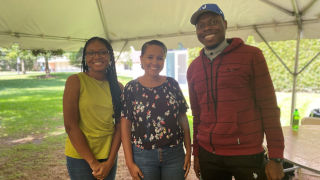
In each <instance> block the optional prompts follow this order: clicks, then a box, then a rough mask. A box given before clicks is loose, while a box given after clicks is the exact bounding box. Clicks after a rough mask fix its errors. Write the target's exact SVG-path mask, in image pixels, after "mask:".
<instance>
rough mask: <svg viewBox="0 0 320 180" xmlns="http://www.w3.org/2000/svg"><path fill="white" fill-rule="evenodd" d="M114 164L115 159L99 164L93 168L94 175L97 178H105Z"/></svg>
mask: <svg viewBox="0 0 320 180" xmlns="http://www.w3.org/2000/svg"><path fill="white" fill-rule="evenodd" d="M113 165H114V161H111V160H107V161H105V162H102V163H99V166H97V168H96V169H95V170H93V169H92V175H93V176H94V177H95V178H97V179H104V178H105V177H107V176H108V175H109V173H110V170H111V168H112V167H113Z"/></svg>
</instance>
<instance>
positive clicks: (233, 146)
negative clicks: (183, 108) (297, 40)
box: [187, 38, 284, 158]
mask: <svg viewBox="0 0 320 180" xmlns="http://www.w3.org/2000/svg"><path fill="white" fill-rule="evenodd" d="M227 42H228V43H229V46H228V47H226V48H225V49H224V50H223V52H222V53H220V54H219V55H218V56H217V57H216V58H215V59H214V60H213V61H212V62H211V61H210V60H209V59H208V58H207V56H206V55H205V54H204V52H203V51H204V50H203V49H202V50H201V51H200V55H199V56H198V57H197V58H196V59H195V60H194V61H193V62H192V63H191V64H190V66H189V68H188V71H187V79H188V85H189V97H190V104H191V110H192V115H193V133H194V136H193V154H194V155H195V156H198V150H199V145H200V146H201V147H202V148H204V149H205V150H207V151H209V152H213V153H215V154H217V155H225V156H233V155H252V154H258V153H261V152H263V146H262V144H263V139H264V134H266V140H267V147H268V151H269V157H270V158H283V150H284V138H283V133H282V128H281V124H280V109H279V108H278V105H277V101H276V96H275V91H274V87H273V84H272V80H271V77H270V74H269V71H268V67H267V64H266V61H265V59H264V56H263V54H262V52H261V50H260V49H258V48H256V47H253V46H248V45H245V44H244V43H243V41H242V40H241V39H239V38H233V39H228V40H227Z"/></svg>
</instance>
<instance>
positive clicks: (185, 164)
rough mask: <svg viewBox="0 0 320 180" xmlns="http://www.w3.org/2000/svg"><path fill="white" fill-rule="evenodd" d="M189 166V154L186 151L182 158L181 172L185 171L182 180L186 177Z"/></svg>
mask: <svg viewBox="0 0 320 180" xmlns="http://www.w3.org/2000/svg"><path fill="white" fill-rule="evenodd" d="M190 166H191V152H190V151H189V152H188V151H187V153H186V155H185V156H184V165H183V170H184V171H185V174H184V178H186V177H187V176H188V174H189V170H190Z"/></svg>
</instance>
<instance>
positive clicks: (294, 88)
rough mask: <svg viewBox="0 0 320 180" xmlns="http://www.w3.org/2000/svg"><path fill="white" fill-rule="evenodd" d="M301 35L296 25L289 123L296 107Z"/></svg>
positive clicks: (300, 30)
mask: <svg viewBox="0 0 320 180" xmlns="http://www.w3.org/2000/svg"><path fill="white" fill-rule="evenodd" d="M301 35H302V29H301V28H299V27H298V34H297V46H296V57H295V63H294V72H293V84H292V98H291V114H290V115H291V116H290V125H292V121H293V112H294V109H295V107H296V85H297V77H298V66H299V49H300V38H301Z"/></svg>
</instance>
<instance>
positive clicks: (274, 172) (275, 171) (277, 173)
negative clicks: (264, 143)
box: [265, 160, 284, 180]
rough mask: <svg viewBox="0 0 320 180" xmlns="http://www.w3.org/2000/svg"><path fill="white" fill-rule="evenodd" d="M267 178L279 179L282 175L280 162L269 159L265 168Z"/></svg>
mask: <svg viewBox="0 0 320 180" xmlns="http://www.w3.org/2000/svg"><path fill="white" fill-rule="evenodd" d="M265 172H266V175H267V178H268V180H281V179H282V178H283V177H284V173H283V167H282V164H281V163H277V162H275V161H273V160H270V161H269V162H268V163H267V164H266V169H265Z"/></svg>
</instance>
